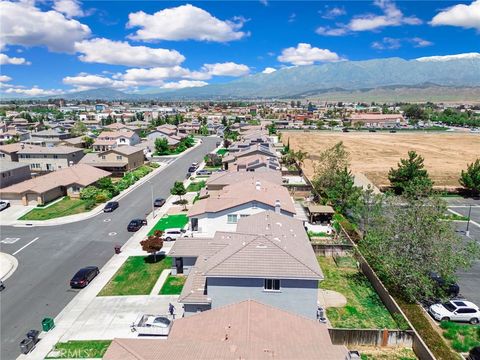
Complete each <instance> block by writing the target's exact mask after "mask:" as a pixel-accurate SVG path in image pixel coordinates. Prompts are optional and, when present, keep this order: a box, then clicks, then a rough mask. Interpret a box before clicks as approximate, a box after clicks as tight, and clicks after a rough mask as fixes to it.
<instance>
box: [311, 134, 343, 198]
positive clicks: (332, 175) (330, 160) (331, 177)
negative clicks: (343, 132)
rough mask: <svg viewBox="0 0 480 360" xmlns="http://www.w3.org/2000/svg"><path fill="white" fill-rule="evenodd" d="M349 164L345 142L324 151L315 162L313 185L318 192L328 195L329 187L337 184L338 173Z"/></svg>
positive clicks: (321, 194)
mask: <svg viewBox="0 0 480 360" xmlns="http://www.w3.org/2000/svg"><path fill="white" fill-rule="evenodd" d="M348 165H349V153H348V151H347V150H346V149H345V145H343V142H338V143H337V144H335V145H334V146H332V147H331V148H328V149H326V150H324V151H322V152H321V153H320V155H319V159H318V161H317V162H316V163H315V164H314V176H313V186H314V189H315V191H316V192H317V194H319V195H320V196H326V192H327V190H328V189H330V188H333V187H334V186H335V182H336V181H337V174H338V173H340V172H341V171H342V170H344V169H345V168H348Z"/></svg>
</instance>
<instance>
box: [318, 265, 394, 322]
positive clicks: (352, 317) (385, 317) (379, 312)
mask: <svg viewBox="0 0 480 360" xmlns="http://www.w3.org/2000/svg"><path fill="white" fill-rule="evenodd" d="M318 262H319V264H320V267H321V268H322V271H323V274H324V276H325V279H324V280H323V281H321V282H320V287H321V288H322V289H327V290H334V291H337V292H339V293H341V294H343V295H344V296H345V297H346V299H347V305H346V306H345V307H342V308H328V309H327V316H328V319H329V320H330V322H331V324H332V326H333V327H336V328H360V329H396V328H398V325H397V323H396V322H395V320H394V319H393V317H392V316H391V315H390V312H389V311H388V310H387V308H386V307H385V306H384V305H383V303H382V301H381V300H380V298H379V297H378V295H377V293H376V292H375V289H374V288H373V287H372V285H371V284H370V282H369V281H368V279H367V278H366V277H365V275H363V274H362V273H361V272H360V271H359V270H357V269H356V268H355V267H342V268H340V267H338V266H337V265H336V263H335V261H334V260H333V258H331V257H323V256H319V257H318ZM341 263H347V262H346V261H342V262H341ZM348 263H351V262H348Z"/></svg>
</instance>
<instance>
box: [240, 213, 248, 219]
mask: <svg viewBox="0 0 480 360" xmlns="http://www.w3.org/2000/svg"><path fill="white" fill-rule="evenodd" d="M249 216H250V215H248V214H240V218H246V217H249Z"/></svg>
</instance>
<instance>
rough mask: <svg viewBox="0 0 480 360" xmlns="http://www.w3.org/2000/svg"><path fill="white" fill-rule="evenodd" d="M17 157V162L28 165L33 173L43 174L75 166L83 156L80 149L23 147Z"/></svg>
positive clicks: (67, 147)
mask: <svg viewBox="0 0 480 360" xmlns="http://www.w3.org/2000/svg"><path fill="white" fill-rule="evenodd" d="M22 145H23V144H22ZM17 155H18V161H19V162H20V163H24V164H28V165H30V170H31V171H32V172H33V173H45V172H49V171H56V170H60V169H65V168H67V167H69V166H72V165H75V164H77V163H78V162H79V161H80V160H81V159H82V158H83V156H84V155H85V154H84V152H83V150H82V149H79V148H76V147H71V146H51V147H49V146H37V145H24V146H23V148H22V147H21V148H20V150H18V151H17Z"/></svg>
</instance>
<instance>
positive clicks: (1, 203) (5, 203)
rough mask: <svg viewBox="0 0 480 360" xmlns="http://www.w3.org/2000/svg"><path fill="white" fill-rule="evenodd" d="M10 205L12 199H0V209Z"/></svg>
mask: <svg viewBox="0 0 480 360" xmlns="http://www.w3.org/2000/svg"><path fill="white" fill-rule="evenodd" d="M9 207H10V201H8V200H0V211H2V210H5V209H7V208H9Z"/></svg>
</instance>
